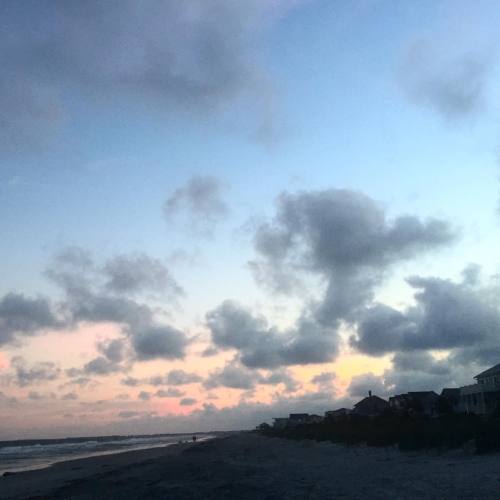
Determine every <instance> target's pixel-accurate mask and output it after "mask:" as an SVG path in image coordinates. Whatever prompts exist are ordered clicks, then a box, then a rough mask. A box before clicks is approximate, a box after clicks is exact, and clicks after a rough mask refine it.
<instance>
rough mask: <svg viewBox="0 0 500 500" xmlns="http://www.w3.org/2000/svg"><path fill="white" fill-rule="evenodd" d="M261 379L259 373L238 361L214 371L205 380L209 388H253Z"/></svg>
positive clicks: (205, 384) (206, 386)
mask: <svg viewBox="0 0 500 500" xmlns="http://www.w3.org/2000/svg"><path fill="white" fill-rule="evenodd" d="M258 381H259V374H258V373H257V372H256V371H254V370H250V369H248V368H246V367H245V366H240V365H239V364H238V363H237V362H234V361H232V362H230V363H228V364H226V365H225V366H224V367H223V368H219V369H217V370H215V371H213V372H212V373H211V374H210V375H209V376H208V378H207V379H206V380H205V382H204V384H203V385H204V386H205V388H207V389H214V388H216V387H221V386H222V387H229V388H231V389H247V390H248V389H253V388H254V387H255V385H256V384H257V383H258Z"/></svg>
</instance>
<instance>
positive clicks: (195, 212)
mask: <svg viewBox="0 0 500 500" xmlns="http://www.w3.org/2000/svg"><path fill="white" fill-rule="evenodd" d="M222 194H223V186H222V183H221V181H220V180H219V179H217V177H214V176H194V177H192V178H191V179H189V181H188V182H187V183H186V185H185V186H184V187H181V188H179V189H177V190H176V191H174V193H173V194H172V195H171V196H170V197H169V198H168V199H167V201H166V202H165V204H164V205H163V211H164V214H165V216H166V218H167V220H168V221H171V220H174V218H175V217H176V216H177V215H178V214H179V213H180V212H184V213H185V214H186V215H187V217H188V220H189V227H190V228H191V230H192V231H193V232H194V233H195V234H198V235H200V236H204V237H210V236H212V234H213V231H214V229H215V226H216V225H217V223H218V222H220V220H221V219H223V218H224V217H225V216H226V215H227V213H228V208H227V205H226V203H225V202H224V200H223V197H222Z"/></svg>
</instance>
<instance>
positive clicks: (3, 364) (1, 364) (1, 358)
mask: <svg viewBox="0 0 500 500" xmlns="http://www.w3.org/2000/svg"><path fill="white" fill-rule="evenodd" d="M7 368H9V360H8V359H7V356H6V355H5V354H4V353H3V352H0V370H7Z"/></svg>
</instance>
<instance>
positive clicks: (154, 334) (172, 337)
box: [132, 325, 188, 361]
mask: <svg viewBox="0 0 500 500" xmlns="http://www.w3.org/2000/svg"><path fill="white" fill-rule="evenodd" d="M187 344H188V340H187V338H186V336H185V334H184V333H183V332H181V331H179V330H177V329H175V328H173V327H171V326H167V325H165V326H152V327H149V328H145V329H143V330H141V331H139V332H137V333H135V334H134V335H133V337H132V345H133V347H134V349H135V353H136V356H137V359H139V360H141V361H145V360H151V359H179V358H183V357H184V355H185V350H186V346H187Z"/></svg>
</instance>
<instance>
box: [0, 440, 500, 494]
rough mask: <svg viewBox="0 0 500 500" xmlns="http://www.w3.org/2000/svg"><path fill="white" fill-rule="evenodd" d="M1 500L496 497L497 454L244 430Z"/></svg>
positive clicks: (16, 480)
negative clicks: (413, 449) (414, 449)
mask: <svg viewBox="0 0 500 500" xmlns="http://www.w3.org/2000/svg"><path fill="white" fill-rule="evenodd" d="M0 498H1V499H2V500H3V499H11V498H15V499H23V498H38V499H42V498H50V499H52V498H54V499H59V498H64V499H91V498H104V499H115V498H119V499H122V500H131V499H139V498H140V499H149V498H164V499H181V500H183V499H259V500H260V499H268V500H271V499H272V500H277V499H330V498H331V499H334V498H335V499H336V498H349V499H371V498H374V499H375V498H380V499H384V500H385V499H414V498H425V499H481V500H484V499H490V498H492V499H493V498H494V499H498V498H500V455H499V454H495V455H487V456H475V455H471V454H468V453H467V452H465V451H456V452H447V453H436V452H432V453H430V452H429V453H401V452H399V451H397V450H395V449H387V448H383V449H379V448H367V447H351V448H348V447H344V446H340V445H334V444H330V443H315V442H311V441H302V442H297V441H287V440H281V439H276V438H266V437H262V436H257V435H254V434H245V433H242V434H237V435H232V436H229V437H223V438H218V439H214V440H212V441H207V442H204V443H198V444H181V445H174V446H170V447H165V448H155V449H151V450H141V451H132V452H126V453H121V454H117V455H108V456H104V457H97V458H89V459H81V460H74V461H71V462H64V463H60V464H55V465H53V466H52V467H50V468H48V469H44V470H39V471H30V472H21V473H18V474H14V475H12V476H7V477H2V478H0Z"/></svg>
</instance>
